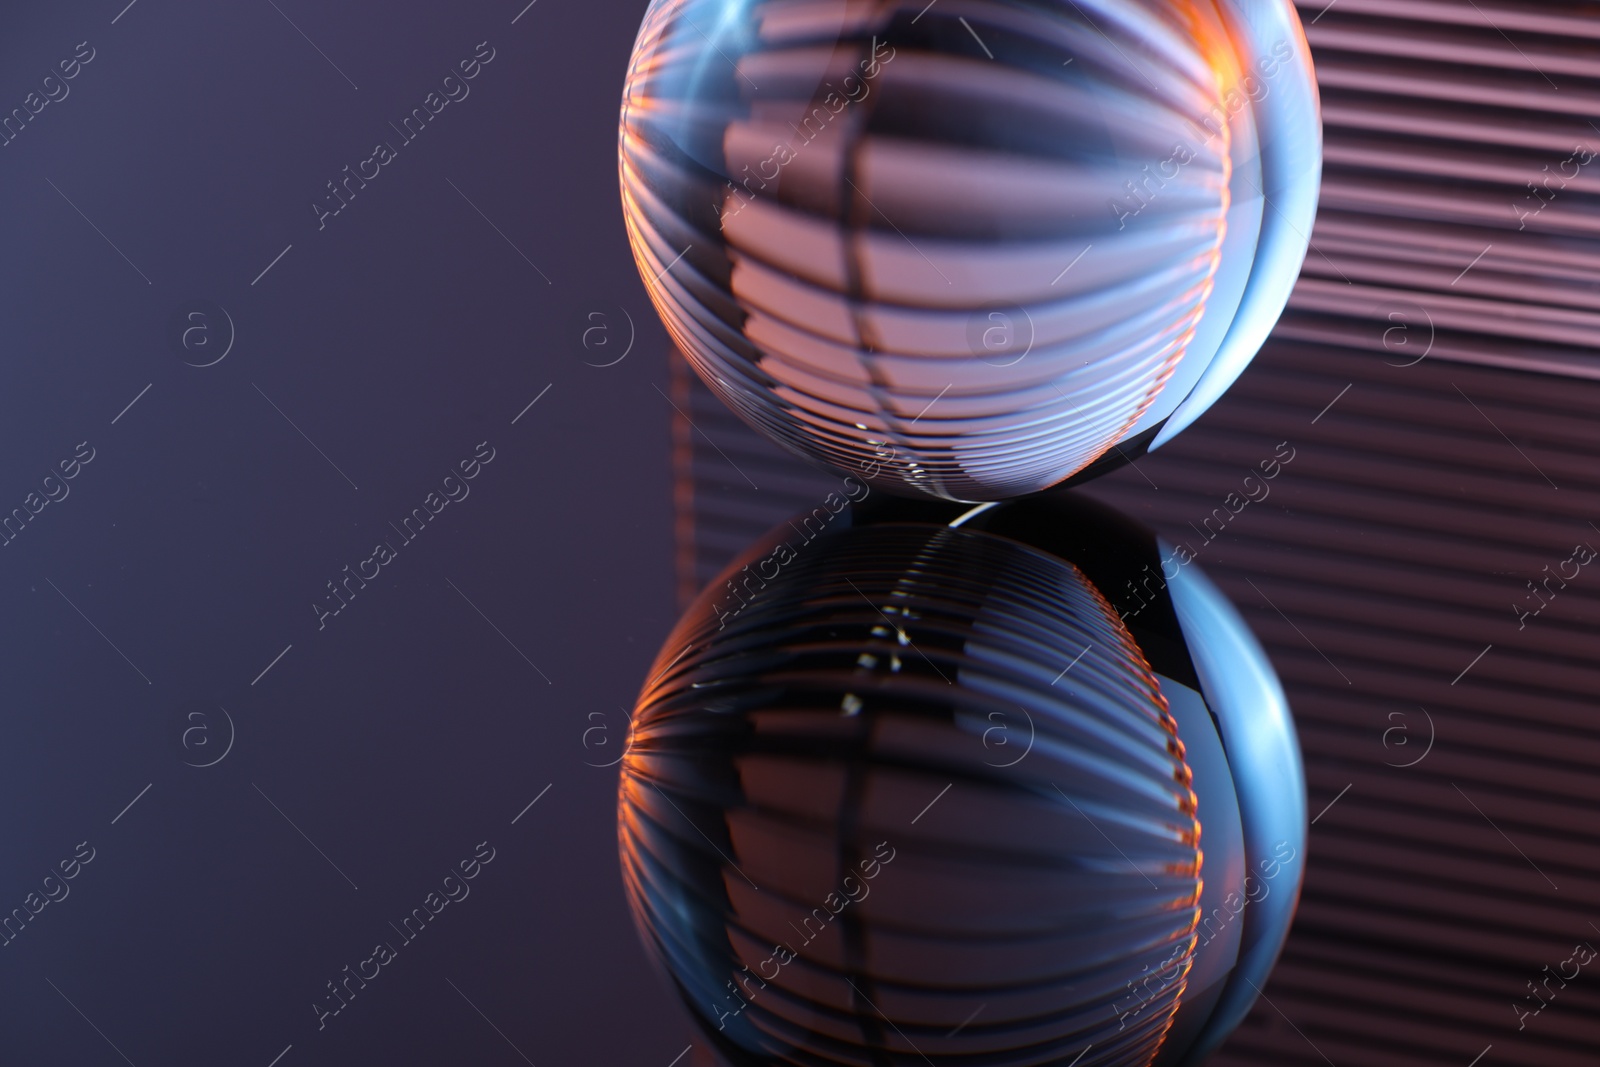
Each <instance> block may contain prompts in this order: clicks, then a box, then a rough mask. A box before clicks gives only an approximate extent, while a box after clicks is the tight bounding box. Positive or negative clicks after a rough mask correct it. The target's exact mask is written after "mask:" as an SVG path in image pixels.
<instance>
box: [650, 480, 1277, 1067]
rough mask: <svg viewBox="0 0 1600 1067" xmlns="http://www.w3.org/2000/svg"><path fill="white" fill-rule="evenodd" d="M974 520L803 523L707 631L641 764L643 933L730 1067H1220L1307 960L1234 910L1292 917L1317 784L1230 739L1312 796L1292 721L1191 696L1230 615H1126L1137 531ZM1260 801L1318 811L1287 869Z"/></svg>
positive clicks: (760, 548)
mask: <svg viewBox="0 0 1600 1067" xmlns="http://www.w3.org/2000/svg"><path fill="white" fill-rule="evenodd" d="M821 514H822V515H827V514H828V512H827V511H826V510H823V511H822V512H821ZM958 514H959V511H952V512H950V513H947V514H945V513H940V509H937V508H932V509H930V508H906V507H895V508H890V509H887V510H885V509H883V508H879V507H857V508H853V509H850V510H846V511H842V512H841V513H840V514H837V515H834V516H832V517H831V518H829V519H826V520H821V521H819V520H818V518H817V517H816V515H815V514H813V515H812V516H803V517H799V518H798V519H797V523H796V524H794V525H790V524H785V525H784V526H782V527H779V529H778V531H775V535H774V536H770V537H769V538H767V539H765V540H763V541H762V542H761V543H759V544H758V545H757V546H756V547H755V548H753V549H752V550H751V551H750V552H748V553H747V554H746V555H745V556H744V557H743V558H741V559H740V560H738V561H736V562H735V563H734V564H733V565H732V566H731V567H730V568H729V570H728V572H727V573H726V574H725V575H724V578H723V580H721V581H718V582H715V583H713V584H712V586H711V587H709V588H708V589H707V590H706V592H705V593H704V594H702V596H701V598H700V599H699V601H698V602H697V603H696V604H695V605H694V606H692V607H691V608H690V610H689V612H688V613H687V614H686V615H685V617H684V620H683V621H682V622H681V623H680V624H679V626H678V627H677V629H676V630H675V631H674V633H673V635H672V636H671V637H670V638H669V639H668V641H667V643H666V645H665V646H664V647H663V650H662V653H661V655H660V656H659V657H658V661H657V665H656V667H655V668H654V670H653V675H652V677H653V680H652V682H651V683H650V684H649V685H648V686H647V687H646V689H645V691H644V693H643V694H642V696H641V699H640V703H639V708H638V710H637V712H636V714H635V719H634V727H633V732H632V737H631V740H630V746H629V749H628V752H627V756H626V758H625V759H624V761H623V778H622V785H621V794H620V810H619V835H620V845H621V850H622V859H623V871H624V881H625V883H626V885H627V889H628V894H629V898H630V901H631V902H632V905H633V908H634V913H635V918H636V921H637V922H638V924H639V927H640V930H641V933H642V935H643V937H644V939H645V942H646V944H647V946H648V947H649V948H650V950H651V951H652V953H653V954H654V955H655V956H656V957H657V959H658V960H659V961H660V962H661V963H662V964H663V965H664V967H665V969H666V971H667V973H668V974H670V975H671V977H672V979H673V980H674V982H675V984H676V985H677V987H678V990H679V992H680V993H681V994H683V996H684V999H685V1002H686V1004H687V1006H688V1007H689V1009H690V1010H691V1012H692V1013H693V1015H694V1017H695V1018H696V1020H697V1021H698V1022H699V1023H700V1026H701V1029H702V1031H703V1033H704V1034H705V1036H706V1037H707V1038H708V1039H709V1041H710V1042H711V1044H712V1045H713V1046H714V1047H715V1048H717V1049H718V1051H719V1053H720V1055H721V1056H722V1057H723V1058H724V1060H725V1061H726V1062H728V1063H732V1064H741V1065H743V1064H748V1065H758V1064H759V1065H765V1064H779V1063H784V1064H790V1063H793V1064H801V1063H816V1062H822V1061H823V1060H826V1061H827V1062H847V1063H863V1064H866V1063H886V1062H887V1063H901V1062H905V1063H911V1062H922V1060H921V1057H923V1056H927V1057H929V1058H930V1060H931V1061H932V1062H945V1060H946V1059H949V1058H952V1057H958V1056H963V1057H983V1058H982V1059H981V1062H984V1063H988V1064H1038V1063H1069V1062H1072V1061H1073V1059H1074V1057H1077V1056H1079V1055H1080V1054H1081V1055H1083V1059H1082V1060H1081V1061H1080V1064H1081V1067H1089V1065H1096V1064H1100V1065H1109V1064H1141V1065H1142V1064H1157V1063H1159V1064H1162V1065H1166V1064H1178V1063H1184V1064H1189V1063H1198V1062H1201V1059H1202V1058H1203V1055H1204V1052H1205V1051H1206V1050H1208V1049H1209V1047H1210V1044H1211V1038H1212V1036H1213V1033H1214V1032H1215V1031H1216V1030H1217V1029H1218V1027H1219V1026H1221V1027H1223V1029H1222V1036H1225V1035H1226V1032H1227V1030H1231V1028H1232V1026H1233V1025H1234V1022H1228V1021H1226V1019H1225V1018H1224V1016H1223V1013H1222V1012H1221V1011H1220V1010H1219V1009H1218V1006H1219V1005H1223V1006H1227V1005H1230V1004H1231V1003H1232V1001H1233V998H1235V997H1236V995H1237V994H1236V989H1237V988H1238V987H1239V986H1240V985H1241V984H1242V983H1241V981H1240V980H1239V975H1243V974H1245V973H1246V969H1245V968H1244V967H1240V966H1237V961H1238V960H1240V959H1241V958H1242V956H1241V954H1242V953H1243V952H1245V951H1247V950H1246V949H1245V947H1244V946H1247V945H1255V944H1260V943H1263V941H1264V940H1266V941H1271V942H1272V943H1271V945H1270V951H1269V952H1268V953H1267V956H1268V958H1267V960H1266V967H1267V968H1270V964H1271V957H1272V956H1275V954H1276V950H1277V947H1278V945H1279V944H1281V941H1282V937H1283V935H1284V934H1285V933H1286V930H1287V923H1286V921H1285V922H1284V924H1283V925H1282V926H1281V927H1280V926H1277V925H1275V924H1274V923H1272V922H1265V923H1263V922H1260V921H1258V920H1257V918H1256V914H1252V913H1251V912H1250V910H1249V908H1248V907H1247V906H1246V905H1245V904H1244V903H1243V898H1244V896H1245V894H1248V895H1249V898H1250V902H1251V903H1252V904H1257V903H1258V902H1264V901H1267V900H1272V899H1276V900H1277V901H1287V903H1288V909H1289V913H1290V914H1292V910H1293V901H1294V898H1295V894H1296V892H1297V889H1298V884H1299V871H1300V865H1299V863H1298V862H1296V859H1297V857H1298V854H1299V852H1300V851H1302V850H1303V846H1304V839H1303V822H1304V801H1303V783H1302V782H1301V779H1300V778H1299V777H1298V776H1297V775H1296V774H1276V773H1274V769H1272V768H1269V767H1266V766H1263V765H1257V764H1255V763H1251V762H1249V760H1248V759H1247V760H1244V761H1241V760H1240V759H1239V757H1238V756H1237V755H1236V751H1235V750H1236V749H1238V748H1239V745H1238V743H1237V741H1236V740H1234V739H1235V738H1236V737H1237V736H1239V734H1240V732H1241V731H1242V732H1243V733H1244V734H1250V733H1253V732H1255V731H1257V730H1259V729H1261V728H1264V727H1273V728H1275V729H1276V731H1277V736H1287V737H1288V738H1289V741H1290V751H1291V754H1292V756H1293V762H1294V765H1295V768H1296V770H1297V769H1298V752H1297V750H1294V749H1293V744H1292V741H1293V728H1292V725H1291V724H1290V723H1289V721H1288V717H1287V708H1286V706H1284V705H1283V704H1282V703H1281V701H1280V702H1279V703H1277V704H1272V703H1270V702H1266V703H1263V702H1255V703H1252V704H1249V705H1248V706H1246V705H1243V704H1239V703H1238V702H1236V701H1233V699H1232V697H1231V696H1228V695H1226V692H1225V690H1224V689H1223V688H1219V687H1217V686H1215V685H1208V684H1207V683H1206V681H1205V680H1204V679H1203V677H1202V675H1201V674H1197V673H1196V670H1195V664H1194V662H1193V661H1191V660H1190V659H1189V656H1188V652H1187V647H1188V646H1187V642H1186V636H1185V632H1184V627H1185V626H1194V625H1197V624H1198V625H1215V626H1221V627H1223V628H1228V627H1231V626H1234V625H1242V624H1238V623H1237V617H1236V616H1233V617H1231V618H1230V617H1229V616H1227V615H1226V614H1225V613H1223V612H1220V611H1217V610H1215V607H1214V605H1208V604H1205V603H1202V604H1201V606H1200V607H1193V606H1190V607H1187V608H1186V609H1185V611H1184V612H1182V613H1179V612H1177V611H1175V610H1174V606H1173V601H1172V599H1171V598H1170V597H1168V596H1167V595H1166V593H1165V591H1164V590H1160V589H1158V590H1157V595H1156V596H1155V598H1154V599H1151V600H1149V601H1148V603H1146V604H1145V606H1144V607H1142V608H1140V609H1138V610H1134V611H1130V610H1129V607H1128V606H1127V603H1126V598H1127V592H1126V591H1125V590H1122V589H1113V588H1112V587H1113V584H1114V583H1115V584H1117V585H1120V584H1122V583H1119V582H1116V580H1117V579H1118V578H1120V577H1121V576H1122V575H1123V574H1127V575H1130V576H1131V575H1135V574H1138V573H1139V572H1140V571H1139V568H1140V565H1141V564H1143V563H1145V562H1146V561H1148V560H1155V561H1156V563H1157V565H1158V567H1159V557H1158V556H1157V555H1156V548H1155V544H1154V541H1153V539H1152V538H1150V537H1149V535H1147V534H1144V533H1143V532H1142V531H1140V530H1139V529H1138V528H1137V527H1130V526H1127V525H1125V520H1121V519H1120V517H1117V516H1106V515H1104V514H1103V513H1101V512H1099V511H1097V510H1096V509H1093V508H1092V507H1091V506H1088V505H1084V504H1082V503H1081V502H1078V501H1073V500H1067V501H1064V502H1062V501H1054V502H1052V501H1037V502H1036V501H1030V502H1027V503H1022V504H1013V505H1006V506H1004V507H1002V508H1000V509H998V510H996V511H992V512H988V513H985V514H983V515H980V516H977V517H976V518H974V519H972V520H971V521H970V523H968V524H967V525H964V526H963V527H962V528H951V527H950V526H949V525H948V523H949V521H950V520H952V519H953V518H955V516H956V515H958ZM986 526H987V527H990V528H988V529H986V528H984V527H986ZM1063 530H1065V531H1070V535H1069V539H1070V540H1071V541H1072V543H1070V544H1068V543H1063V542H1062V540H1061V538H1060V537H1059V536H1058V534H1059V532H1060V531H1063ZM1130 530H1131V533H1130ZM1000 531H1004V532H1000ZM1141 538H1142V540H1141ZM1052 540H1054V543H1052ZM1030 542H1031V543H1030ZM1080 563H1081V564H1082V566H1080V565H1079V564H1080ZM1107 589H1111V590H1112V592H1113V594H1114V595H1112V596H1108V595H1106V592H1105V591H1104V590H1107ZM1191 599H1193V598H1191ZM1180 619H1181V620H1183V621H1180ZM1245 637H1246V639H1248V635H1247V634H1246V635H1245ZM1229 640H1233V641H1235V642H1237V641H1238V640H1239V637H1238V635H1232V636H1231V637H1230V638H1229ZM1211 647H1217V648H1224V647H1226V642H1223V643H1221V644H1219V643H1217V642H1215V641H1214V642H1212V646H1211ZM1214 659H1215V657H1214V656H1212V657H1211V660H1214ZM1247 659H1248V658H1247V657H1243V658H1240V660H1239V662H1238V663H1234V664H1222V665H1221V666H1220V667H1219V668H1216V669H1219V670H1221V671H1223V672H1226V671H1228V670H1239V671H1242V672H1244V673H1245V675H1246V676H1249V675H1251V674H1252V672H1255V671H1257V670H1258V669H1259V668H1260V666H1261V665H1260V664H1257V663H1253V662H1247ZM1209 662H1210V660H1208V663H1209ZM1204 673H1205V674H1206V675H1207V676H1209V675H1210V674H1211V673H1213V668H1212V667H1209V666H1208V668H1207V671H1206V672H1204ZM1268 677H1269V678H1270V671H1268ZM1273 684H1275V680H1274V682H1273ZM1234 691H1235V692H1237V691H1238V690H1237V689H1235V690H1234ZM1168 693H1170V694H1171V695H1172V699H1171V700H1169V699H1168V696H1167V694H1168ZM1213 693H1223V694H1224V696H1223V699H1222V701H1221V702H1220V703H1218V702H1212V701H1211V699H1210V698H1211V696H1212V694H1213ZM1219 720H1226V721H1227V722H1228V723H1229V725H1228V726H1226V727H1224V728H1223V729H1221V730H1220V731H1219V730H1218V728H1217V725H1216V724H1217V722H1218V721H1219ZM1191 745H1192V747H1193V756H1192V758H1191V757H1190V755H1189V752H1190V746H1191ZM1240 774H1248V775H1255V776H1258V777H1259V778H1261V780H1260V781H1258V782H1255V783H1253V784H1252V785H1251V786H1250V787H1249V788H1241V787H1239V785H1238V783H1237V782H1236V778H1237V776H1239V775H1240ZM1291 794H1293V795H1291ZM1263 802H1265V803H1270V804H1274V805H1277V806H1278V807H1279V808H1280V809H1282V811H1284V812H1289V813H1292V812H1295V811H1298V812H1299V817H1298V818H1299V824H1300V825H1301V827H1302V829H1301V830H1299V831H1297V832H1296V833H1295V834H1293V835H1291V836H1292V840H1286V841H1285V847H1286V849H1287V857H1288V858H1285V856H1286V853H1285V852H1284V851H1283V850H1280V851H1279V853H1278V854H1277V859H1276V860H1274V859H1272V858H1271V855H1270V854H1268V855H1260V854H1258V853H1260V852H1261V850H1260V849H1256V848H1253V846H1252V845H1251V842H1252V841H1254V840H1255V839H1257V838H1259V837H1260V836H1261V827H1262V822H1261V818H1260V813H1259V812H1258V811H1257V810H1256V807H1257V805H1259V804H1261V803H1263ZM1202 823H1204V827H1205V829H1204V832H1203V833H1202V828H1201V827H1202ZM1264 861H1265V862H1270V863H1272V865H1273V870H1272V874H1271V876H1270V877H1268V876H1267V874H1266V867H1265V866H1263V862H1264ZM1284 872H1289V873H1284ZM1267 883H1272V884H1271V885H1270V888H1269V889H1268V890H1267V891H1263V890H1262V888H1261V887H1262V886H1263V885H1264V884H1267ZM1271 893H1276V894H1277V895H1276V898H1274V897H1272V896H1271V895H1269V894H1271ZM1261 912H1262V908H1261V907H1260V906H1258V907H1257V913H1261ZM1241 914H1243V916H1244V918H1243V919H1241V918H1239V916H1240V915H1241ZM1274 914H1276V912H1274ZM1247 923H1248V924H1251V925H1248V926H1247ZM1257 954H1258V955H1259V953H1257ZM1253 959H1254V957H1252V960H1253ZM1249 974H1250V975H1252V976H1253V977H1254V980H1255V981H1258V982H1263V981H1265V970H1260V971H1250V972H1249ZM1191 985H1192V986H1193V995H1192V996H1191V995H1189V993H1188V990H1189V988H1190V987H1191ZM1245 1003H1246V1006H1248V1003H1249V1002H1248V1001H1246V1002H1245ZM980 1006H981V1009H982V1010H981V1012H980V1013H979V1014H977V1015H976V1016H974V1015H973V1013H974V1011H975V1010H976V1009H980ZM969 1016H970V1017H971V1018H969ZM1213 1016H1215V1018H1213ZM1226 1018H1227V1019H1231V1018H1232V1016H1231V1015H1229V1016H1227V1017H1226ZM964 1021H965V1025H963V1022H964ZM1235 1021H1236V1020H1235ZM1169 1030H1170V1032H1171V1035H1172V1037H1171V1038H1170V1039H1169V1038H1168V1036H1167V1035H1168V1033H1169ZM1164 1042H1165V1044H1164ZM1086 1049H1087V1051H1085V1050H1086ZM1191 1053H1193V1055H1194V1057H1196V1058H1189V1059H1185V1058H1184V1057H1185V1056H1186V1055H1189V1054H1191ZM875 1057H877V1058H875ZM885 1057H886V1058H885ZM1158 1057H1159V1058H1158ZM950 1061H951V1062H955V1061H954V1060H953V1059H951V1060H950Z"/></svg>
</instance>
